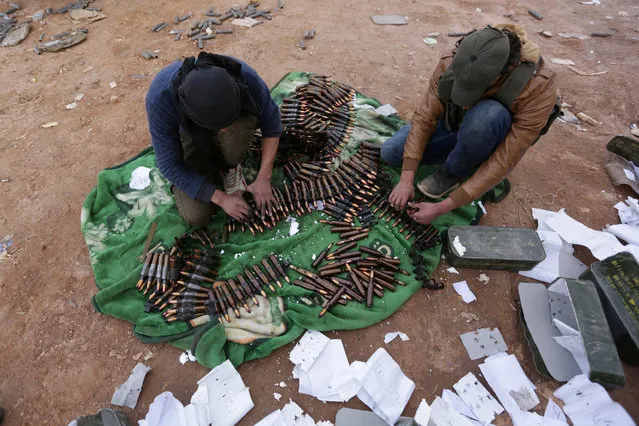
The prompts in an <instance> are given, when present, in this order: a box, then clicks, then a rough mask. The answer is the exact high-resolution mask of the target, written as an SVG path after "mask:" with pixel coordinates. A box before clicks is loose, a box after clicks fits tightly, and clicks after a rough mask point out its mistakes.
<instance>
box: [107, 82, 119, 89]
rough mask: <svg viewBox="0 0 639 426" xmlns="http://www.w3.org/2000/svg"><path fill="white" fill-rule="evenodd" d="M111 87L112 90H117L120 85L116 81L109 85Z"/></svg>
mask: <svg viewBox="0 0 639 426" xmlns="http://www.w3.org/2000/svg"><path fill="white" fill-rule="evenodd" d="M109 87H110V88H111V89H115V88H116V87H118V83H116V82H115V81H112V82H111V83H109Z"/></svg>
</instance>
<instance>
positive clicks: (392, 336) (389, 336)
mask: <svg viewBox="0 0 639 426" xmlns="http://www.w3.org/2000/svg"><path fill="white" fill-rule="evenodd" d="M397 337H399V338H400V339H402V342H406V341H408V340H410V338H409V337H408V335H407V334H406V333H403V332H401V331H393V332H391V333H386V335H385V336H384V343H386V344H389V343H390V342H392V341H393V340H395V338H397Z"/></svg>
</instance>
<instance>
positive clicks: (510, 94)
mask: <svg viewBox="0 0 639 426" xmlns="http://www.w3.org/2000/svg"><path fill="white" fill-rule="evenodd" d="M536 71H537V65H536V64H534V63H533V62H522V63H520V64H519V65H518V66H517V68H515V69H514V70H513V71H512V72H511V73H510V75H509V76H508V77H507V78H506V80H505V81H504V83H503V84H502V85H501V87H500V88H499V90H498V91H497V93H495V95H494V96H493V99H494V100H496V101H499V102H500V103H501V104H502V105H504V106H505V107H506V108H510V106H511V105H512V104H513V102H515V99H517V98H518V97H519V95H521V92H523V91H524V87H526V85H527V84H528V82H529V81H530V79H531V78H532V77H533V76H534V75H535V72H536Z"/></svg>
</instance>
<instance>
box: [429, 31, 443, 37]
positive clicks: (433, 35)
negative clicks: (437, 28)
mask: <svg viewBox="0 0 639 426" xmlns="http://www.w3.org/2000/svg"><path fill="white" fill-rule="evenodd" d="M439 36H440V33H438V32H434V33H428V37H433V38H437V37H439Z"/></svg>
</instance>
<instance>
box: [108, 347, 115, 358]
mask: <svg viewBox="0 0 639 426" xmlns="http://www.w3.org/2000/svg"><path fill="white" fill-rule="evenodd" d="M115 355H116V352H115V349H113V350H111V352H109V356H110V357H114V356H115Z"/></svg>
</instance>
